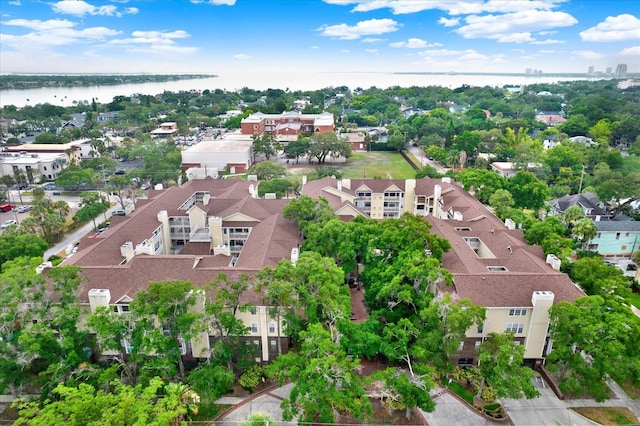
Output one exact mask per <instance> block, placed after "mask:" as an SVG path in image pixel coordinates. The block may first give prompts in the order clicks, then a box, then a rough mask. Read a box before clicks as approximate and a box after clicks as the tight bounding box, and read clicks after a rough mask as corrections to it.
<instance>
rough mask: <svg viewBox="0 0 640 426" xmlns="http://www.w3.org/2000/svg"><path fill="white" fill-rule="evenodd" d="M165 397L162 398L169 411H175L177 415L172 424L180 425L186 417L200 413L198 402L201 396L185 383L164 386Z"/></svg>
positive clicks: (172, 425)
mask: <svg viewBox="0 0 640 426" xmlns="http://www.w3.org/2000/svg"><path fill="white" fill-rule="evenodd" d="M164 390H165V397H164V398H163V400H162V403H163V405H164V408H165V409H166V410H167V411H168V412H173V413H175V414H176V417H175V418H174V419H173V420H172V422H171V426H174V425H175V426H178V425H181V424H182V423H183V421H184V420H185V418H186V417H187V416H189V415H191V414H198V403H199V402H200V396H199V395H198V394H197V393H196V392H195V391H193V390H191V388H190V387H189V386H188V385H185V384H183V383H169V384H167V385H166V386H165V387H164Z"/></svg>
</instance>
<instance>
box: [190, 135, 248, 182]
mask: <svg viewBox="0 0 640 426" xmlns="http://www.w3.org/2000/svg"><path fill="white" fill-rule="evenodd" d="M252 162H253V141H252V140H251V137H250V136H247V135H240V134H237V133H234V134H230V135H226V136H225V137H224V139H208V140H203V141H202V142H199V143H197V144H196V145H193V146H192V147H189V148H188V149H186V150H184V151H182V168H183V169H190V168H196V169H197V168H202V169H217V170H219V171H222V170H226V171H228V172H229V173H230V174H235V173H244V172H246V171H247V170H248V169H249V167H251V164H252ZM204 175H206V176H210V175H211V173H210V172H209V171H208V170H207V171H206V172H204Z"/></svg>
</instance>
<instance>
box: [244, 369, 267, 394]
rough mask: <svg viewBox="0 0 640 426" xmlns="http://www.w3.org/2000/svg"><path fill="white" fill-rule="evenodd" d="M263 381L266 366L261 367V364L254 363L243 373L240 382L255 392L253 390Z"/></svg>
mask: <svg viewBox="0 0 640 426" xmlns="http://www.w3.org/2000/svg"><path fill="white" fill-rule="evenodd" d="M263 381H264V367H261V366H259V365H252V366H251V367H249V368H248V369H247V371H245V372H244V373H242V376H240V379H239V380H238V383H240V386H242V387H243V388H245V389H246V390H248V391H250V392H253V390H254V389H255V388H257V387H258V385H259V384H260V383H261V382H263Z"/></svg>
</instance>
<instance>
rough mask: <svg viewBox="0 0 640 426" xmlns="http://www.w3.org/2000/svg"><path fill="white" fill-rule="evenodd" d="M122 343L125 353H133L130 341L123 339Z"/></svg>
mask: <svg viewBox="0 0 640 426" xmlns="http://www.w3.org/2000/svg"><path fill="white" fill-rule="evenodd" d="M120 343H122V347H123V348H124V351H125V353H128V354H130V353H131V351H133V346H132V345H131V342H130V341H129V339H122V341H121V342H120Z"/></svg>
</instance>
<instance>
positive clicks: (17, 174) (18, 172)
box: [13, 169, 27, 204]
mask: <svg viewBox="0 0 640 426" xmlns="http://www.w3.org/2000/svg"><path fill="white" fill-rule="evenodd" d="M13 179H14V180H15V182H16V184H17V185H18V196H19V197H20V204H24V203H23V202H22V192H20V189H21V187H22V185H24V184H26V183H27V176H26V175H25V173H24V170H22V169H14V170H13Z"/></svg>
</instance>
